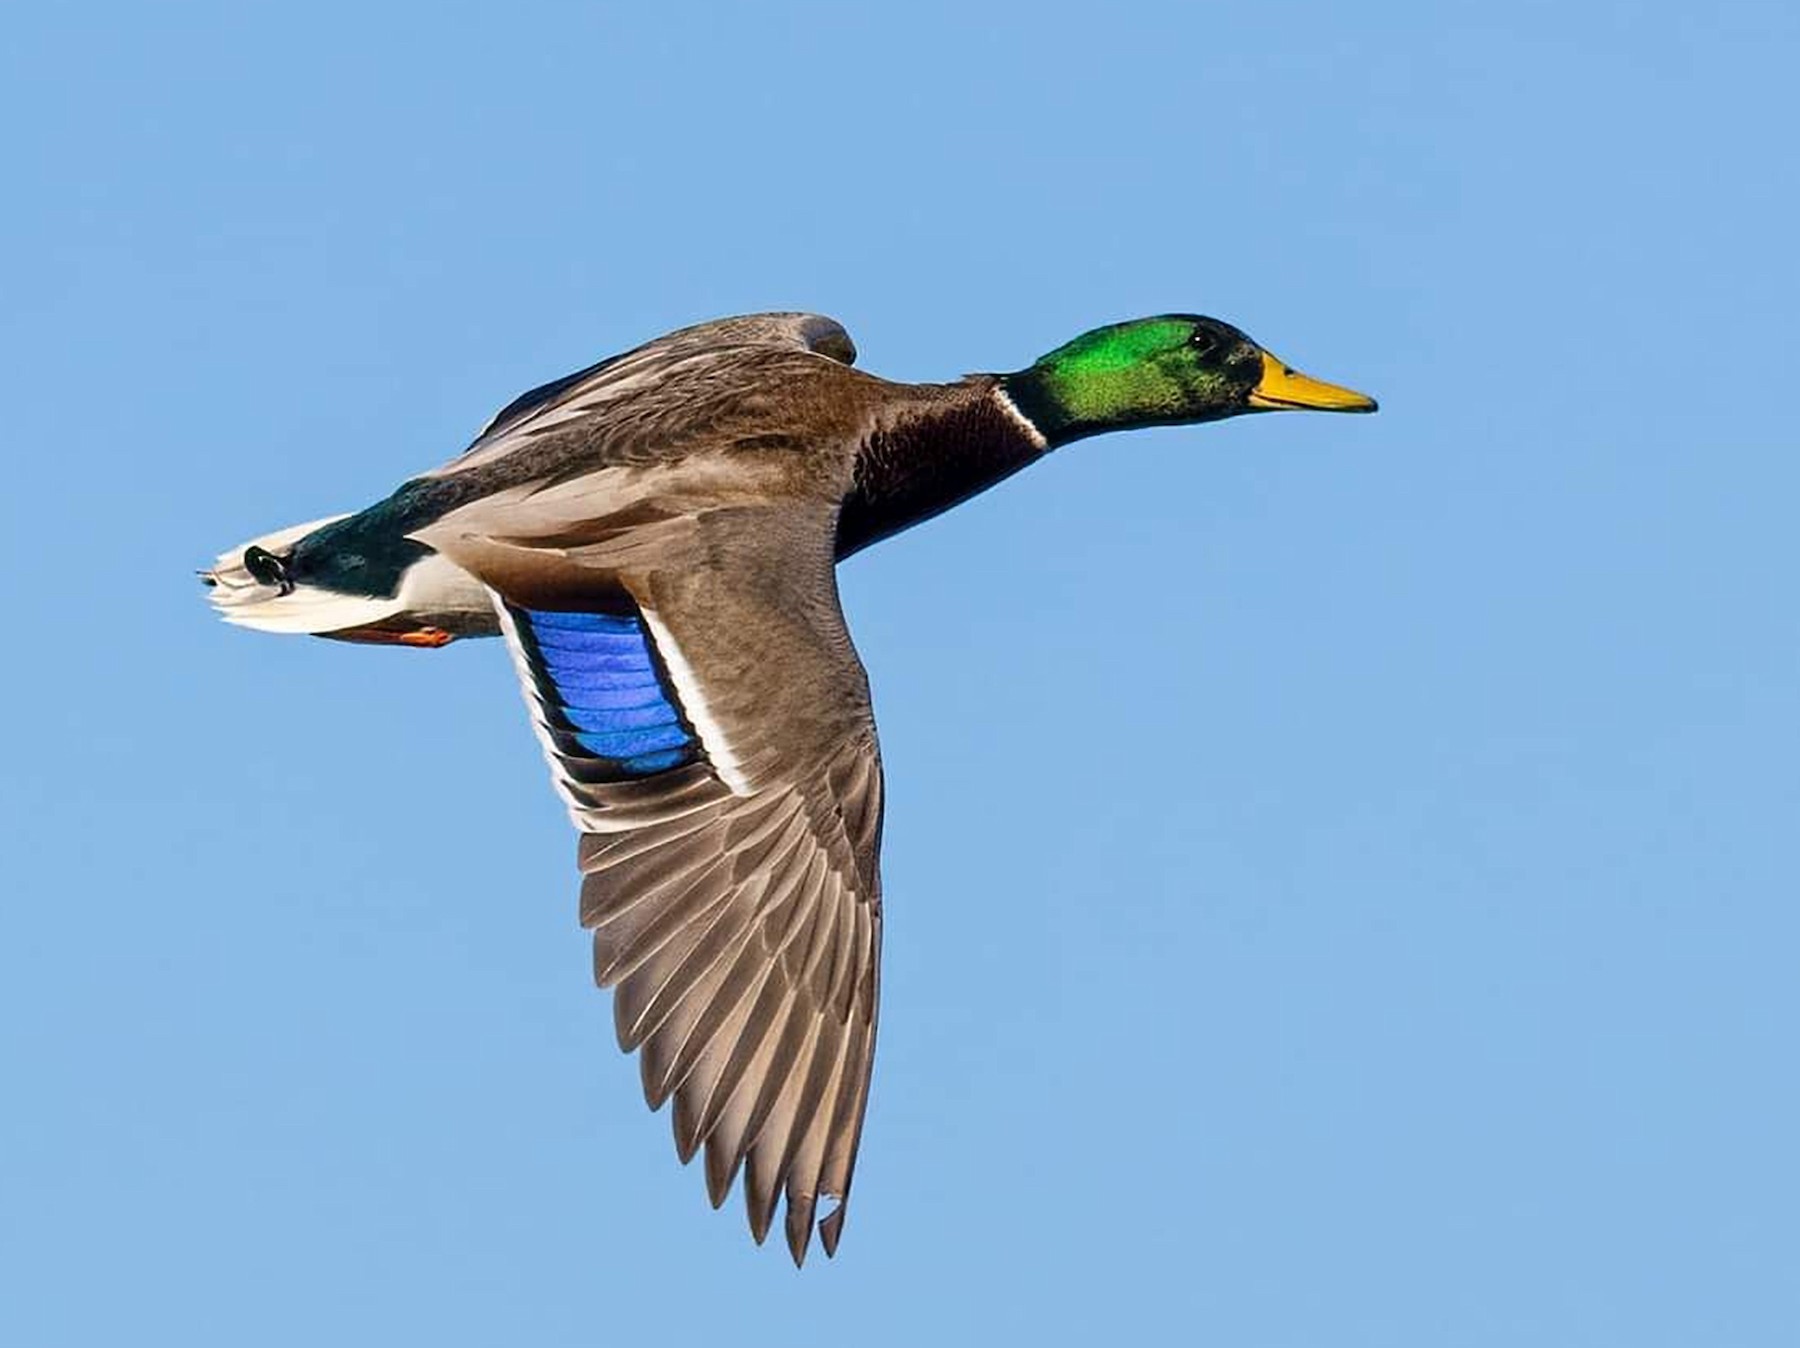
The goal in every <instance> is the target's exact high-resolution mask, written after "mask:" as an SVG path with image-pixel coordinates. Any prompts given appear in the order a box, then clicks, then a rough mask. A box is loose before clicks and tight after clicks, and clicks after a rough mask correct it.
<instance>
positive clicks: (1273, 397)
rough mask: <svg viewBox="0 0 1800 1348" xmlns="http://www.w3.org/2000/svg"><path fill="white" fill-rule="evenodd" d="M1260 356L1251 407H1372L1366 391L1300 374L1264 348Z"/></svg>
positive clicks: (1370, 409)
mask: <svg viewBox="0 0 1800 1348" xmlns="http://www.w3.org/2000/svg"><path fill="white" fill-rule="evenodd" d="M1262 358H1263V372H1262V378H1261V379H1259V380H1257V381H1256V387H1255V388H1253V389H1251V390H1250V406H1252V407H1261V408H1265V409H1267V410H1270V411H1283V410H1286V411H1304V412H1373V411H1374V410H1375V408H1376V403H1375V400H1374V399H1373V398H1371V397H1369V395H1368V394H1366V393H1358V392H1357V391H1356V390H1355V389H1349V388H1339V387H1338V386H1337V385H1336V384H1327V383H1326V382H1325V381H1324V380H1323V379H1314V378H1312V377H1311V376H1309V375H1304V374H1301V373H1300V371H1298V370H1295V369H1292V368H1290V367H1289V366H1287V365H1285V364H1283V363H1282V362H1281V361H1280V360H1278V359H1277V358H1276V357H1274V356H1271V355H1270V354H1269V353H1268V352H1267V351H1265V352H1263V353H1262Z"/></svg>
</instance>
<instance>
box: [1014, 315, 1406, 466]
mask: <svg viewBox="0 0 1800 1348" xmlns="http://www.w3.org/2000/svg"><path fill="white" fill-rule="evenodd" d="M1000 383H1001V387H1002V388H1003V389H1004V390H1005V391H1006V394H1007V396H1008V397H1010V398H1011V399H1012V401H1013V404H1014V405H1015V406H1016V407H1017V408H1018V409H1019V411H1020V412H1022V413H1023V414H1024V415H1025V416H1026V417H1027V418H1028V419H1029V420H1030V421H1031V422H1032V424H1033V425H1034V426H1036V427H1037V429H1038V430H1039V431H1040V432H1041V433H1042V434H1043V435H1044V437H1045V438H1046V439H1047V440H1048V441H1049V442H1050V443H1051V444H1052V445H1059V444H1066V443H1068V442H1069V441H1071V440H1079V439H1081V438H1082V437H1083V436H1088V435H1099V434H1102V433H1104V432H1107V431H1120V430H1130V429H1132V428H1134V427H1138V426H1176V425H1185V424H1188V423H1190V422H1199V421H1218V420H1220V419H1221V418H1223V417H1235V416H1238V415H1241V414H1242V413H1245V412H1276V411H1313V412H1373V411H1374V410H1375V400H1374V399H1373V398H1370V397H1368V396H1366V395H1365V394H1361V393H1357V392H1355V391H1353V390H1351V389H1347V388H1340V387H1338V386H1337V385H1336V384H1327V383H1325V382H1324V381H1323V380H1319V379H1313V378H1311V377H1310V376H1308V375H1304V374H1301V373H1299V372H1298V371H1297V370H1295V369H1294V368H1293V367H1292V366H1290V365H1288V364H1287V362H1285V361H1283V360H1281V359H1280V358H1279V357H1277V356H1274V355H1271V354H1270V353H1269V352H1267V351H1265V350H1263V349H1262V347H1260V346H1258V345H1257V344H1256V343H1255V342H1254V341H1252V340H1251V339H1250V338H1249V337H1247V336H1245V335H1244V334H1243V333H1242V332H1240V331H1238V329H1236V328H1234V327H1232V326H1231V324H1229V323H1222V322H1220V321H1219V320H1218V319H1216V318H1203V317H1201V316H1200V315H1198V314H1162V315H1159V316H1158V317H1155V318H1139V319H1134V320H1132V321H1131V322H1129V323H1113V324H1111V325H1109V326H1107V327H1104V328H1095V329H1094V330H1093V331H1092V332H1087V333H1083V334H1082V335H1081V336H1079V337H1077V338H1076V339H1075V340H1074V341H1072V342H1068V343H1065V344H1064V345H1062V346H1059V347H1057V348H1056V350H1054V351H1052V352H1050V353H1049V354H1048V355H1046V356H1044V357H1042V358H1040V359H1039V360H1038V361H1037V362H1036V363H1035V364H1033V365H1032V366H1031V368H1030V369H1028V370H1022V371H1020V372H1019V373H1017V374H1010V375H1005V376H1002V378H1001V380H1000Z"/></svg>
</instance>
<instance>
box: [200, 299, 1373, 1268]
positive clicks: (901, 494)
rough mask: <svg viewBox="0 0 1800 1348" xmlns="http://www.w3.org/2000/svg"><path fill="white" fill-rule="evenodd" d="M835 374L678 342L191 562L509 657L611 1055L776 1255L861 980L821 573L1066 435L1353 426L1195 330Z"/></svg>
mask: <svg viewBox="0 0 1800 1348" xmlns="http://www.w3.org/2000/svg"><path fill="white" fill-rule="evenodd" d="M854 357H855V349H854V347H853V346H852V345H851V342H850V339H849V337H848V335H847V334H846V333H845V331H844V329H843V328H842V327H841V326H839V325H838V324H837V323H835V322H833V321H832V320H830V319H826V318H822V317H819V316H817V315H809V314H763V315H754V316H750V317H745V318H734V319H725V320H720V321H719V322H715V323H710V324H702V325H699V326H697V327H693V328H687V329H683V330H681V331H679V332H676V333H672V334H670V335H669V336H667V337H663V338H660V339H658V340H656V341H654V342H650V343H648V344H646V345H644V346H642V347H639V348H637V349H635V350H633V351H630V352H627V353H625V354H623V355H620V356H616V357H613V358H611V359H609V360H606V361H602V362H600V363H599V364H597V365H594V366H591V367H589V368H588V369H586V370H583V371H580V372H578V373H576V374H574V375H570V376H568V377H567V378H564V379H560V380H557V381H555V382H554V383H552V384H547V385H545V386H543V387H542V388H539V389H535V390H533V391H531V392H530V393H527V394H525V395H523V396H522V397H520V398H519V399H517V400H515V401H514V402H513V403H511V404H509V405H508V406H507V407H506V408H504V409H502V411H501V412H500V413H499V414H498V415H497V416H496V417H495V418H494V419H493V421H492V422H490V423H489V425H488V427H487V428H486V429H485V430H484V431H483V432H482V433H481V435H480V436H478V437H477V439H476V440H475V442H474V443H473V444H472V445H471V446H470V447H469V448H468V450H466V451H465V452H464V453H463V454H462V455H461V456H460V457H458V458H457V459H454V460H452V461H451V462H450V463H448V464H446V465H445V466H443V467H441V468H438V469H436V470H433V471H431V472H428V473H425V474H422V475H420V476H418V477H415V478H412V479H410V480H409V481H407V482H406V483H404V484H403V485H402V486H401V487H400V488H399V489H398V490H396V491H395V492H394V493H393V494H392V495H390V496H389V497H387V498H386V499H384V500H382V501H380V502H377V503H376V504H374V505H372V506H370V507H368V508H367V509H365V510H363V511H360V512H358V513H356V514H353V515H348V516H343V517H340V518H337V519H333V520H327V521H321V522H316V523H314V524H312V525H306V526H300V527H298V528H295V529H289V530H283V531H281V532H280V533H277V534H273V535H269V536H266V537H265V538H262V539H259V540H257V541H256V542H255V543H252V544H249V545H246V546H244V547H242V548H239V549H235V550H233V551H232V552H230V553H227V554H226V555H225V556H224V557H221V558H220V560H219V563H218V564H217V565H216V566H215V567H214V568H213V570H212V571H210V572H208V573H206V577H207V579H208V580H209V582H210V583H211V584H212V587H213V589H212V594H213V598H214V601H215V603H216V605H217V606H218V608H219V609H220V611H221V613H222V615H223V616H224V617H225V618H226V619H227V620H228V621H233V622H236V623H239V624H242V625H245V626H251V627H258V628H263V629H266V630H273V631H286V632H311V633H314V634H317V635H322V636H331V637H337V638H340V639H345V640H352V641H365V642H391V643H398V644H405V645H418V646H435V645H441V644H443V643H444V642H446V641H449V640H452V639H454V638H456V637H463V636H488V635H500V636H503V637H504V638H505V639H506V642H507V645H508V647H509V649H510V651H511V653H512V656H513V660H514V664H515V666H516V668H517V670H518V673H519V676H520V680H521V684H522V686H523V688H524V691H525V697H526V705H527V709H528V711H529V713H530V716H531V719H532V721H533V724H534V728H535V730H536V732H537V734H538V738H539V740H540V742H541V744H542V745H543V748H544V750H545V754H546V758H547V760H548V762H549V764H550V767H551V773H552V779H553V782H554V784H555V786H556V788H557V790H558V792H559V794H560V795H561V796H562V798H563V801H564V803H565V805H566V806H567V807H568V810H569V813H570V817H571V819H572V821H573V822H574V824H575V826H576V828H577V830H578V831H579V832H580V834H581V844H580V849H579V860H580V866H581V870H582V873H583V877H584V878H583V881H582V888H581V916H582V921H583V923H584V925H586V926H588V927H589V928H590V929H592V931H593V933H594V952H595V976H596V979H597V981H598V982H599V983H600V984H601V985H602V986H606V987H611V988H613V989H614V992H615V997H614V1011H615V1022H616V1026H617V1031H618V1037H619V1042H620V1044H621V1046H622V1047H623V1048H625V1049H627V1050H631V1051H636V1052H638V1054H639V1060H640V1066H641V1068H642V1075H643V1085H644V1092H645V1095H646V1098H647V1099H648V1101H649V1102H650V1104H651V1105H652V1106H653V1107H660V1106H661V1105H662V1104H663V1103H665V1102H667V1101H672V1102H673V1109H672V1122H673V1127H674V1132H675V1140H676V1146H677V1151H678V1153H679V1154H680V1156H681V1158H682V1159H683V1160H684V1161H685V1160H688V1159H690V1158H691V1157H693V1156H695V1155H697V1154H700V1153H701V1152H704V1154H705V1171H706V1181H707V1189H708V1193H709V1195H710V1196H711V1198H712V1201H713V1203H714V1204H715V1206H716V1205H717V1204H719V1203H720V1202H722V1201H723V1199H724V1197H725V1196H726V1194H727V1192H728V1191H729V1190H730V1188H731V1187H732V1185H733V1183H734V1181H735V1180H736V1178H737V1176H738V1175H739V1174H740V1173H741V1174H742V1175H743V1177H744V1185H743V1188H744V1193H745V1202H746V1207H747V1209H748V1213H749V1218H750V1226H751V1230H752V1233H753V1235H754V1236H755V1237H756V1239H757V1240H758V1241H759V1242H760V1241H761V1240H762V1239H763V1237H764V1236H765V1234H766V1233H767V1231H768V1230H769V1228H770V1226H771V1224H772V1222H773V1220H774V1215H775V1209H776V1206H777V1203H778V1201H780V1200H782V1199H785V1204H786V1208H785V1212H786V1221H785V1232H786V1237H787V1244H788V1247H789V1249H790V1251H791V1253H792V1255H793V1257H794V1259H795V1261H796V1262H799V1261H801V1260H802V1259H803V1258H804V1255H805V1253H806V1249H807V1247H808V1244H809V1242H810V1239H811V1235H812V1233H813V1231H814V1230H815V1228H816V1229H817V1231H818V1232H819V1234H820V1237H821V1240H822V1242H823V1244H824V1246H825V1249H826V1251H827V1253H831V1252H834V1251H835V1249H836V1247H837V1243H838V1240H839V1237H840V1235H841V1232H842V1224H843V1219H844V1211H845V1209H844V1206H843V1204H844V1200H845V1199H846V1197H847V1195H848V1192H849V1187H850V1178H851V1172H852V1170H853V1167H854V1162H855V1156H856V1150H857V1145H858V1141H859V1138H860V1135H861V1128H862V1119H863V1114H864V1109H865V1106H866V1103H867V1092H868V1083H869V1068H870V1063H871V1060H872V1053H873V1044H874V1032H875V1020H876V1002H877V987H878V977H877V973H878V963H879V946H880V928H881V894H880V878H879V867H878V852H879V840H880V833H881V798H882V786H881V767H880V755H879V751H878V748H877V745H876V739H875V726H874V718H873V713H872V711H871V708H870V703H869V693H868V682H867V678H866V676H865V674H864V672H863V669H862V665H861V663H860V661H859V660H858V659H857V656H856V653H855V651H854V649H853V647H852V646H851V644H850V638H849V635H848V632H847V630H846V628H845V625H844V620H843V615H842V613H841V611H840V609H839V605H838V595H837V586H836V574H835V566H836V563H837V562H838V561H839V560H841V559H842V558H844V557H847V556H849V555H851V554H853V553H855V552H857V551H859V550H861V549H862V548H864V547H868V546H870V545H871V544H873V543H876V542H879V541H880V540H882V539H884V538H887V537H889V536H891V535H893V534H896V533H898V532H900V531H902V530H904V529H906V528H909V527H910V526H912V525H914V524H917V523H919V522H920V521H922V520H925V519H929V518H931V517H932V516H934V515H936V514H938V513H940V512H942V511H944V510H947V509H949V508H951V507H952V506H954V505H955V504H957V503H958V502H960V501H962V500H966V499H967V498H968V497H970V496H972V495H974V494H976V493H977V492H980V491H982V490H985V489H986V488H988V487H990V486H992V485H994V484H995V483H996V482H998V481H1000V480H1002V479H1003V478H1005V477H1007V476H1009V475H1010V474H1012V473H1014V472H1016V471H1018V470H1019V469H1021V468H1023V467H1025V466H1026V465H1028V464H1030V463H1031V462H1033V461H1034V460H1036V459H1037V458H1039V457H1041V456H1042V455H1043V454H1045V453H1046V452H1048V451H1049V450H1050V449H1052V448H1054V447H1056V446H1057V445H1059V444H1064V443H1067V442H1069V441H1071V440H1075V439H1079V438H1082V437H1084V436H1087V435H1093V434H1100V433H1103V432H1105V431H1109V430H1114V429H1128V428H1130V427H1131V426H1135V425H1147V424H1166V423H1170V422H1191V421H1202V420H1210V419H1214V418H1216V417H1218V416H1229V415H1235V414H1237V413H1239V412H1245V411H1252V410H1261V409H1263V408H1273V407H1285V406H1304V407H1318V408H1325V409H1330V410H1373V406H1374V404H1373V403H1372V402H1371V401H1370V400H1368V399H1366V398H1363V397H1361V395H1356V394H1351V393H1349V392H1348V391H1347V390H1342V389H1335V388H1333V387H1332V386H1330V385H1323V384H1318V383H1316V381H1311V380H1308V379H1306V378H1305V377H1304V376H1300V375H1296V374H1295V373H1294V372H1293V371H1291V370H1289V369H1288V368H1287V367H1286V366H1283V365H1281V364H1280V363H1279V362H1277V361H1275V360H1274V358H1273V357H1270V356H1268V355H1267V354H1266V353H1264V352H1262V351H1261V349H1260V348H1259V347H1256V346H1255V344H1254V343H1251V342H1250V341H1249V339H1248V338H1246V337H1244V336H1243V334H1241V333H1239V332H1238V331H1237V330H1236V329H1234V328H1230V327H1229V326H1228V325H1224V324H1220V323H1217V322H1216V320H1208V319H1200V318H1197V317H1194V316H1181V315H1174V316H1163V317H1159V318H1156V319H1148V320H1139V321H1137V322H1135V323H1131V324H1121V325H1115V326H1114V327H1112V328H1107V329H1097V330H1095V332H1093V333H1089V334H1084V336H1083V337H1081V338H1078V339H1076V341H1075V342H1073V343H1070V344H1068V345H1067V346H1065V347H1062V348H1058V349H1057V351H1055V352H1052V353H1051V354H1050V355H1049V356H1047V357H1045V358H1044V359H1043V360H1041V361H1039V362H1037V363H1036V364H1034V365H1033V366H1032V367H1030V368H1029V369H1027V370H1024V371H1020V372H1018V373H1017V374H1013V375H993V374H986V375H972V376H969V377H967V378H964V379H962V380H959V381H956V382H953V383H947V384H898V383H893V382H890V381H886V380H882V379H879V378H876V377H874V376H872V375H869V374H866V373H863V372H861V371H858V370H856V369H854V368H853V366H852V364H851V362H852V361H853V360H854ZM830 1202H835V1203H836V1206H835V1208H833V1209H832V1210H831V1211H830V1212H829V1213H828V1214H827V1215H825V1216H824V1217H823V1219H822V1220H821V1219H818V1217H817V1211H818V1208H819V1205H820V1204H821V1203H830Z"/></svg>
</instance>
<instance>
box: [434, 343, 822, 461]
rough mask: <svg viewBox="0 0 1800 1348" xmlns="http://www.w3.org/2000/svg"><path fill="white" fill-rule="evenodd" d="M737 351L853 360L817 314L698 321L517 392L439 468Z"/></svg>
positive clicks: (603, 408) (499, 449) (489, 455)
mask: <svg viewBox="0 0 1800 1348" xmlns="http://www.w3.org/2000/svg"><path fill="white" fill-rule="evenodd" d="M743 350H762V351H770V352H778V351H795V352H811V353H813V354H815V355H821V356H828V357H830V358H831V359H832V360H835V361H839V362H841V363H842V364H845V365H850V364H854V363H855V361H856V346H855V344H854V343H853V342H851V340H850V334H849V333H848V332H846V331H845V330H844V328H843V325H842V324H840V323H838V322H837V321H836V320H835V319H831V318H826V317H825V316H824V315H822V314H802V313H773V314H746V315H743V316H741V317H737V318H721V319H716V320H714V321H713V322H710V323H697V324H695V325H694V326H693V327H688V328H681V329H679V330H677V331H675V332H671V333H668V334H667V335H665V336H662V337H658V338H657V339H656V340H655V341H651V342H646V343H645V344H644V345H642V346H639V347H634V348H633V349H632V350H630V351H625V352H621V353H620V354H619V355H616V356H608V357H607V358H606V359H604V360H601V361H598V362H596V363H595V364H593V365H590V366H588V367H587V368H586V369H585V370H577V371H576V372H575V373H574V374H569V375H564V376H563V377H562V378H561V379H554V380H552V381H551V382H550V383H548V384H543V385H540V386H539V387H537V388H534V389H531V390H530V391H529V392H526V393H522V394H520V395H519V396H518V397H517V398H514V399H513V400H512V401H511V402H510V403H508V404H507V405H506V406H505V407H503V408H501V409H500V410H499V411H498V412H496V413H495V414H494V416H493V418H492V419H491V420H490V421H489V422H488V424H487V425H486V426H484V427H482V428H481V432H480V434H479V435H477V436H476V437H475V442H474V443H473V444H471V445H470V446H469V448H468V449H467V450H465V451H464V453H463V455H462V457H461V458H459V459H456V460H453V461H452V462H451V463H449V464H446V465H445V466H444V467H443V468H441V469H439V470H438V474H440V475H442V474H449V473H458V472H463V471H466V470H467V469H469V468H471V467H474V466H476V465H478V464H482V463H487V462H491V461H492V460H494V459H498V458H501V457H504V456H505V455H507V454H509V453H511V452H513V451H514V450H516V449H518V448H520V447H521V445H522V444H523V443H524V442H526V441H528V440H530V439H533V438H535V437H538V436H542V435H544V434H546V433H547V432H551V431H555V430H559V429H562V428H564V427H566V426H568V425H569V424H570V423H572V422H576V421H579V420H581V419H583V418H587V417H593V416H596V415H598V414H603V413H605V412H607V411H609V410H611V409H612V406H613V405H614V404H617V403H619V401H620V400H621V399H626V398H631V397H634V396H640V397H641V396H642V395H643V394H644V392H645V391H646V390H649V389H653V388H655V387H656V386H657V385H658V384H659V383H661V382H662V381H664V380H665V379H667V378H668V377H669V375H670V374H671V373H673V372H674V371H676V370H679V369H680V368H682V367H683V366H684V365H686V364H688V363H690V362H692V361H694V360H696V359H702V358H705V357H709V356H714V355H717V354H719V353H722V352H731V351H743Z"/></svg>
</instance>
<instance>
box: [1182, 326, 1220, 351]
mask: <svg viewBox="0 0 1800 1348" xmlns="http://www.w3.org/2000/svg"><path fill="white" fill-rule="evenodd" d="M1188 345H1189V346H1191V347H1193V348H1194V354H1196V355H1199V356H1210V355H1212V353H1213V352H1215V351H1217V350H1218V349H1219V339H1218V338H1217V337H1215V336H1213V334H1212V333H1210V332H1208V331H1207V330H1206V329H1205V328H1195V329H1194V335H1193V336H1192V337H1190V338H1188Z"/></svg>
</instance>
